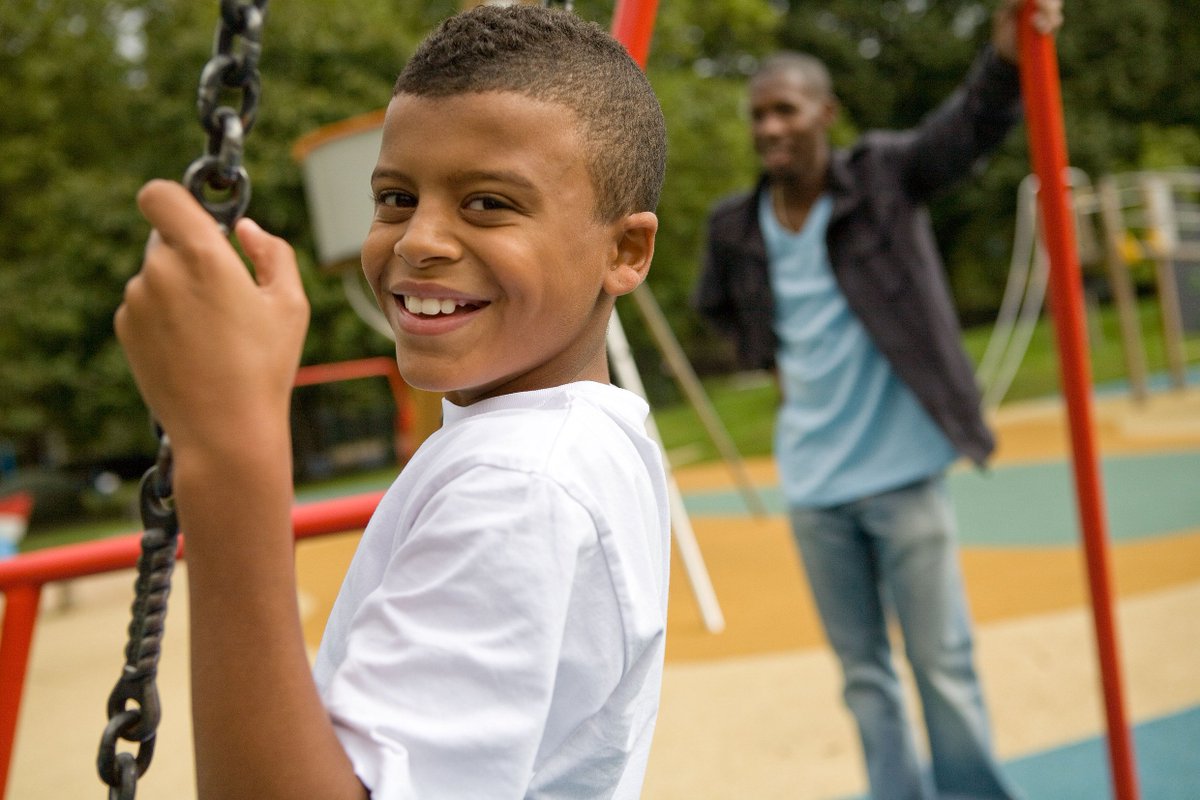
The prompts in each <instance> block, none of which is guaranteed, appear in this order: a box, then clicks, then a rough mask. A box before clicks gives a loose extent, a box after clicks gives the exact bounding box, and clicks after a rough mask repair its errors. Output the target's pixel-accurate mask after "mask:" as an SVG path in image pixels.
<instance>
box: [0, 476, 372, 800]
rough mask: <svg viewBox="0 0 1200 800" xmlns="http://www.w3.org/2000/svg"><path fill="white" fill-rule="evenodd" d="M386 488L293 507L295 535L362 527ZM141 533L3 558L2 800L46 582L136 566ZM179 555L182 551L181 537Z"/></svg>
mask: <svg viewBox="0 0 1200 800" xmlns="http://www.w3.org/2000/svg"><path fill="white" fill-rule="evenodd" d="M383 494H384V493H383V492H382V491H376V492H368V493H365V494H359V495H353V496H350V497H339V498H335V499H331V500H322V501H320V502H316V503H307V504H305V505H301V506H295V507H293V508H292V529H293V531H294V533H295V536H296V538H297V539H306V538H308V537H311V536H321V535H325V534H331V533H343V532H346V531H353V530H359V529H361V528H363V527H365V526H366V524H367V521H368V520H369V519H370V518H371V514H373V513H374V512H375V507H376V506H377V505H379V501H380V499H382V498H383ZM141 552H142V535H141V533H131V534H127V535H124V536H116V537H113V538H110V539H99V540H96V541H92V542H81V543H79V544H71V545H64V546H62V547H48V548H46V549H45V550H35V551H33V552H31V553H25V554H23V555H20V556H17V557H16V558H11V559H7V560H4V561H0V592H2V593H4V595H5V596H6V603H5V607H4V624H3V627H2V628H0V799H2V798H3V797H4V796H5V787H6V785H7V781H8V771H9V767H10V765H11V763H12V751H13V744H14V742H15V741H16V732H17V717H18V713H19V711H20V708H21V695H22V694H23V692H24V689H25V673H26V670H27V669H28V667H29V648H30V645H31V644H32V642H33V631H34V626H35V625H36V623H37V609H38V601H39V599H40V597H41V590H42V586H43V585H44V584H46V583H49V582H51V581H60V580H66V579H69V578H80V577H83V576H86V575H98V574H101V573H104V572H115V571H117V570H121V569H132V568H134V567H136V566H137V560H138V557H139V556H140V555H141ZM179 555H180V557H182V556H183V541H182V537H180V546H179Z"/></svg>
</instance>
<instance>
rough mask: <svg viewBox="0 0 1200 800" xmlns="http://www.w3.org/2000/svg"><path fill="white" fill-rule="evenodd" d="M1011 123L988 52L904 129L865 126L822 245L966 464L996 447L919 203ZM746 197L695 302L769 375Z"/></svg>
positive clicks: (965, 168) (998, 67) (833, 165)
mask: <svg viewBox="0 0 1200 800" xmlns="http://www.w3.org/2000/svg"><path fill="white" fill-rule="evenodd" d="M1019 119H1020V81H1019V76H1018V73H1017V69H1016V67H1014V66H1013V65H1011V64H1009V63H1008V62H1006V61H1004V60H1003V59H1001V58H1000V57H999V56H997V55H996V54H995V53H993V52H992V51H991V49H990V47H989V48H987V49H985V51H984V52H983V53H982V54H981V55H980V57H979V58H978V59H977V60H976V62H975V64H974V65H973V67H972V69H971V72H970V74H969V75H968V77H967V80H966V81H965V83H964V84H963V86H962V87H960V88H959V89H958V90H957V91H956V92H955V93H954V94H953V95H951V97H950V98H948V99H947V100H946V101H945V102H944V103H942V105H941V106H939V107H938V108H937V109H936V110H935V111H934V112H933V113H932V114H930V115H929V116H928V117H926V118H925V120H924V121H922V123H921V124H920V125H919V126H918V127H917V128H914V129H912V130H908V131H876V132H871V133H868V134H866V135H864V136H863V137H862V139H861V140H860V141H859V142H858V143H857V144H856V145H855V146H854V147H853V148H851V149H850V150H837V151H834V153H833V154H832V157H831V161H830V165H829V173H828V176H827V181H826V188H827V190H828V191H829V193H830V195H831V197H832V200H833V212H832V216H831V217H830V221H829V230H828V233H827V236H826V243H827V245H828V249H829V259H830V263H831V264H832V266H833V271H834V274H835V276H836V278H837V281H838V285H839V286H840V287H841V290H842V293H843V294H844V295H845V297H846V301H847V303H848V304H849V306H850V309H851V310H852V311H853V312H854V313H855V314H856V315H857V316H858V318H859V319H860V320H861V321H862V324H863V326H864V327H865V328H866V330H867V332H868V333H869V334H870V336H871V338H872V340H873V341H874V342H875V345H876V346H877V347H878V348H879V350H880V352H881V353H883V355H884V356H885V357H886V358H887V359H888V361H889V362H890V363H891V365H892V369H893V370H895V372H896V374H897V376H899V378H900V379H901V380H903V381H904V382H905V383H906V384H907V385H908V386H909V388H911V389H912V391H913V393H914V394H915V395H916V396H917V399H918V400H919V401H920V402H921V404H922V405H923V406H924V407H925V409H926V411H928V412H929V414H930V416H931V417H932V418H933V419H934V421H935V422H936V423H937V424H938V425H939V426H940V427H941V429H942V431H943V432H944V433H945V434H946V437H947V438H948V439H949V440H950V441H951V443H952V444H953V445H954V446H955V448H956V449H957V450H958V451H959V452H960V453H962V454H963V455H965V456H967V457H968V458H970V459H971V460H973V461H974V462H975V463H977V464H982V463H984V462H985V461H986V459H987V457H988V455H990V453H991V452H992V449H993V448H994V446H995V442H994V440H993V438H992V434H991V432H990V431H989V430H988V428H987V425H986V424H985V423H984V421H983V416H982V413H981V410H980V402H981V401H980V395H979V390H978V387H977V385H976V383H975V376H974V370H973V367H972V365H971V361H970V359H969V358H968V357H967V355H966V353H965V352H964V351H963V349H962V344H961V331H960V329H959V326H958V318H957V315H956V313H955V310H954V304H953V302H952V300H951V297H950V292H949V288H948V286H947V284H946V279H945V275H944V271H943V267H942V262H941V257H940V256H939V255H938V249H937V243H936V242H935V240H934V236H933V228H932V226H931V225H930V221H929V214H928V211H927V210H926V208H925V203H926V202H927V201H928V200H929V199H930V198H931V197H932V196H933V195H934V194H936V193H937V192H938V191H940V190H942V189H944V188H946V187H947V186H949V185H951V184H953V183H955V182H956V181H958V180H960V179H962V178H964V177H965V176H967V175H968V174H970V172H971V171H972V168H973V167H974V166H975V165H976V164H977V162H978V161H979V160H980V159H981V158H982V157H983V156H985V155H987V154H988V153H990V152H992V151H993V150H994V149H995V148H996V147H998V146H999V145H1000V144H1001V142H1003V140H1004V138H1005V136H1006V135H1007V134H1008V132H1009V131H1010V130H1011V129H1012V127H1013V126H1014V125H1015V124H1016V122H1017V121H1018V120H1019ZM764 182H765V178H763V179H760V181H759V183H758V185H757V186H756V187H755V189H754V191H752V192H750V193H749V194H741V195H738V196H735V197H732V198H727V199H725V200H723V201H722V202H720V203H718V204H717V206H716V207H715V208H714V210H713V212H712V214H711V216H710V217H709V227H708V249H707V252H706V254H705V262H704V266H703V271H702V273H701V276H700V281H699V284H698V285H697V288H696V292H695V295H694V304H695V306H696V309H697V310H698V311H699V312H700V313H701V314H702V315H703V316H704V317H705V318H706V319H707V320H708V321H709V322H711V323H712V324H713V325H714V326H715V327H716V328H717V329H719V330H721V331H722V332H724V333H726V334H728V335H730V336H731V337H732V338H733V340H734V343H735V345H736V351H737V356H738V362H739V364H740V366H742V367H743V368H745V369H770V368H772V367H774V364H775V351H776V347H777V340H776V337H775V332H774V329H773V325H772V323H773V320H774V301H773V298H772V296H771V285H770V278H769V275H768V272H767V253H766V246H765V244H764V242H763V235H762V231H761V230H760V229H759V225H758V196H759V191H760V190H761V189H762V187H763V184H764Z"/></svg>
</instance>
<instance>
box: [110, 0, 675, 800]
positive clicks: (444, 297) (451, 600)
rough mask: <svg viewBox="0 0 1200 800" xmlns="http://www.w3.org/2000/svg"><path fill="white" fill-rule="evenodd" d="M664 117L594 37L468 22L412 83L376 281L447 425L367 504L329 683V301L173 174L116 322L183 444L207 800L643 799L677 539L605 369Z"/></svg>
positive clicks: (372, 253) (628, 398) (442, 33)
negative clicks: (306, 437)
mask: <svg viewBox="0 0 1200 800" xmlns="http://www.w3.org/2000/svg"><path fill="white" fill-rule="evenodd" d="M664 163H665V133H664V126H663V121H662V115H661V111H660V109H659V107H658V103H657V101H656V100H655V98H654V95H653V92H652V90H651V89H650V87H649V84H648V83H647V82H646V80H645V77H644V76H643V75H642V73H641V71H640V70H639V69H638V68H637V66H636V64H634V63H633V61H632V60H631V59H630V58H629V57H628V56H627V55H626V53H625V52H624V50H623V49H622V48H621V46H620V45H619V44H618V43H616V42H615V41H614V40H612V38H611V37H609V36H608V35H607V34H606V33H605V32H604V31H603V30H601V29H600V28H599V27H597V26H595V25H591V24H588V23H584V22H581V21H580V20H578V19H577V18H575V17H574V16H572V15H571V14H569V13H567V12H561V11H553V10H547V9H541V8H535V7H528V6H517V7H511V8H496V7H488V6H483V7H480V8H477V9H475V10H473V11H471V12H467V13H465V14H463V15H460V16H458V17H455V18H452V19H450V20H447V21H446V22H445V23H444V24H443V25H442V26H441V27H440V28H439V29H438V30H437V31H436V32H435V33H434V34H432V35H431V36H430V38H429V39H428V40H427V41H426V42H425V43H424V44H422V46H421V48H420V49H419V50H418V52H417V53H416V54H415V55H414V56H413V58H412V60H411V61H410V62H409V64H408V65H407V66H406V67H405V70H404V72H403V73H402V74H401V76H400V78H399V80H398V82H397V85H396V90H395V94H394V96H393V99H392V101H391V103H390V105H389V107H388V111H387V116H386V119H385V123H384V132H383V142H382V147H381V151H380V155H379V161H378V164H377V167H376V169H375V171H374V173H373V175H372V178H371V192H372V195H373V196H374V198H375V215H374V219H373V221H372V224H371V228H370V232H369V234H368V237H367V240H366V242H365V243H364V245H363V249H362V257H363V269H364V273H365V275H366V277H367V280H368V281H369V283H370V285H371V286H372V288H373V290H374V292H375V295H376V297H377V299H378V301H379V304H380V306H381V308H382V309H383V311H384V313H385V314H386V315H387V317H388V319H389V321H390V324H391V326H392V329H393V331H394V332H395V336H396V355H397V361H398V363H399V366H400V370H401V372H402V374H403V375H404V377H405V379H406V380H407V381H408V382H409V383H410V384H412V385H414V386H417V387H420V388H423V389H427V390H431V391H437V392H442V393H444V394H445V397H446V401H445V402H444V404H443V416H444V424H443V427H442V429H441V430H439V431H438V432H436V433H435V434H434V435H433V436H432V437H430V439H429V440H428V441H427V442H426V443H424V444H423V445H422V446H421V448H419V450H418V451H417V453H416V454H415V455H414V457H413V459H412V460H411V461H410V462H409V464H408V465H406V467H405V469H404V471H403V472H402V473H401V475H400V476H399V478H398V479H397V480H396V482H395V484H393V486H392V488H391V489H390V490H389V491H388V493H387V495H386V496H385V498H384V499H383V501H382V502H381V503H380V506H379V508H378V509H377V510H376V513H375V515H374V516H373V518H372V520H371V522H370V524H369V525H368V527H367V530H366V531H365V532H364V534H363V537H362V540H361V542H360V545H359V549H358V551H357V552H356V554H355V557H354V560H353V563H352V564H351V566H350V569H349V572H348V574H347V576H346V579H345V582H344V584H343V587H342V590H341V592H340V594H339V596H338V600H337V602H336V604H335V606H334V609H333V611H332V613H331V615H330V618H329V622H328V625H327V628H326V632H325V637H324V639H323V641H322V644H321V648H320V651H319V653H318V656H317V659H316V663H315V665H314V666H313V667H312V669H311V671H310V669H309V665H308V662H307V659H306V655H305V650H304V643H303V638H302V635H301V629H300V622H299V614H298V611H297V608H296V589H295V578H294V572H293V569H292V554H291V547H292V539H291V531H290V526H289V519H290V518H289V507H290V503H291V476H290V456H289V451H290V441H289V431H288V414H287V407H288V400H289V396H290V389H291V380H292V376H293V375H294V372H295V368H296V365H297V363H298V361H299V353H300V349H301V344H302V342H303V338H304V333H305V328H306V326H307V316H308V307H307V301H306V300H305V298H304V295H303V290H302V288H301V286H300V281H299V277H298V274H297V271H296V264H295V258H294V254H293V253H292V251H291V248H290V247H289V246H288V245H287V244H286V243H285V242H283V241H282V240H280V239H277V238H275V237H273V236H270V235H269V234H266V233H265V232H263V231H262V230H261V229H260V228H259V227H258V226H257V225H255V224H254V223H253V222H251V221H249V220H243V221H241V222H240V223H239V224H238V226H237V228H236V233H237V236H238V239H239V241H240V242H241V244H242V246H243V249H244V250H245V252H246V254H247V256H248V257H249V259H250V260H251V262H253V264H254V267H255V277H253V278H251V277H250V276H249V275H248V274H247V273H246V271H245V269H244V268H243V266H242V264H241V261H240V259H239V258H238V257H237V255H236V254H235V253H234V251H233V249H232V248H231V247H230V246H229V244H228V242H226V241H225V239H224V237H222V236H221V233H220V231H219V229H218V228H217V226H216V224H215V223H214V222H213V221H212V220H211V219H210V218H208V217H207V215H206V214H205V212H204V211H203V210H202V209H201V208H200V207H199V206H198V205H197V204H196V203H195V202H194V201H193V200H192V199H191V197H190V195H189V194H188V193H187V192H186V190H184V189H183V188H182V187H180V186H178V185H177V184H171V183H166V182H162V181H158V182H152V183H150V184H148V185H147V186H146V187H145V188H144V189H143V190H142V192H141V193H140V194H139V197H138V202H139V206H140V208H141V209H142V211H143V213H144V214H145V216H146V217H147V219H148V220H149V221H150V223H151V224H152V225H153V227H154V231H153V232H152V234H151V237H150V241H149V243H148V245H147V250H146V257H145V262H144V264H143V268H142V271H141V272H140V273H139V274H138V275H137V276H135V277H134V278H133V279H132V280H131V281H130V282H129V285H128V287H127V289H126V296H125V302H124V304H123V305H122V307H121V308H120V309H118V311H117V315H116V322H115V324H116V329H117V333H118V337H119V338H120V340H121V343H122V345H123V347H124V348H125V350H126V353H127V355H128V358H129V361H130V364H131V366H132V369H133V372H134V376H135V378H136V379H137V381H138V385H139V387H140V388H141V390H142V393H143V395H144V396H145V397H146V399H147V402H148V403H149V405H150V406H151V408H152V410H153V411H154V413H155V415H156V417H157V418H158V420H159V421H160V422H161V424H162V425H163V427H164V429H165V430H166V431H167V433H168V434H169V435H170V437H171V441H172V444H173V448H174V451H175V497H176V502H177V505H178V513H179V518H180V522H181V527H182V529H183V530H184V531H185V532H186V537H187V548H188V564H189V594H190V613H191V631H190V635H191V641H192V659H193V660H192V685H193V716H194V724H193V727H194V733H195V749H196V764H197V784H198V789H199V795H200V797H201V798H222V799H223V800H225V799H226V798H250V797H253V798H299V797H303V798H363V797H368V796H369V797H372V798H375V800H393V799H395V800H399V798H455V800H459V799H460V798H489V799H490V798H510V797H511V798H520V797H537V798H560V797H561V798H567V797H570V798H608V797H615V798H636V797H637V796H638V795H639V793H640V789H641V783H642V779H643V776H644V772H645V766H646V760H647V757H648V753H649V747H650V739H651V736H652V733H653V729H654V723H655V719H656V716H657V709H658V698H659V688H660V683H661V673H662V659H663V637H664V631H665V616H666V591H667V585H666V584H667V568H668V561H669V538H668V537H669V534H668V520H667V512H666V507H667V504H666V493H665V485H664V475H663V469H662V463H661V456H660V453H659V450H658V448H657V445H656V444H655V443H654V442H653V441H652V440H651V439H649V438H648V437H647V436H646V433H645V427H644V426H645V420H646V415H647V413H648V408H647V407H646V405H645V403H644V401H642V400H641V399H640V398H638V397H637V396H635V395H632V394H630V393H627V392H625V391H623V390H621V389H618V388H616V387H613V386H611V385H610V384H609V381H608V368H607V361H606V358H605V347H604V344H605V330H606V326H607V323H608V319H609V316H610V314H611V311H612V305H613V302H614V300H615V298H616V297H617V296H620V295H622V294H625V293H627V292H630V291H632V290H633V289H634V288H635V287H636V286H637V285H638V284H639V283H640V282H641V281H642V280H643V279H644V278H645V275H646V271H647V269H648V268H649V265H650V259H651V256H652V254H653V248H654V236H655V233H656V230H657V219H656V217H655V215H654V213H653V209H654V207H655V205H656V203H657V198H658V191H659V188H660V186H661V182H662V174H663V169H664Z"/></svg>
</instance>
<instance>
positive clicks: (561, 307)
mask: <svg viewBox="0 0 1200 800" xmlns="http://www.w3.org/2000/svg"><path fill="white" fill-rule="evenodd" d="M586 155H587V151H586V148H585V143H584V141H583V137H582V136H581V134H580V128H579V125H578V123H577V118H576V117H575V115H574V113H573V112H572V111H571V110H570V109H568V108H567V107H566V106H563V105H559V104H557V103H552V102H547V101H541V100H535V99H532V98H530V97H527V96H525V95H521V94H517V93H514V92H486V93H469V94H460V95H451V96H446V97H426V96H413V95H407V94H400V95H397V96H396V97H394V98H393V99H392V102H391V104H390V105H389V106H388V111H387V116H386V117H385V120H384V128H383V143H382V147H381V150H380V155H379V162H378V164H377V166H376V168H375V171H374V174H373V175H372V179H371V192H372V195H373V196H374V198H375V217H374V220H373V222H372V224H371V229H370V232H369V233H368V235H367V239H366V241H365V243H364V244H363V249H362V260H363V271H364V273H365V275H366V277H367V281H368V283H370V285H371V287H372V289H373V290H374V292H375V295H376V299H377V300H378V301H379V304H380V307H381V308H382V309H383V311H384V313H385V314H386V315H387V318H388V320H389V322H390V324H391V327H392V330H393V331H394V332H395V335H396V355H397V362H398V364H399V366H400V372H401V373H402V374H403V375H404V378H405V380H406V381H408V382H409V383H410V384H412V385H414V386H417V387H419V388H423V389H428V390H430V391H438V392H444V393H446V395H447V396H448V397H449V398H450V400H451V401H453V402H455V403H458V404H460V405H465V404H469V403H471V402H474V401H475V400H479V399H481V398H484V397H490V396H493V395H498V394H507V393H510V392H516V391H527V390H531V389H540V388H545V387H548V386H554V385H558V384H562V383H567V382H569V381H573V380H597V381H604V382H606V381H607V380H608V367H607V361H606V357H605V350H604V334H605V330H606V326H607V322H608V318H609V313H610V309H611V298H612V297H614V296H616V295H618V294H623V293H624V292H627V291H630V290H631V289H632V288H633V286H636V285H637V282H640V279H641V273H639V274H638V276H637V278H636V280H635V281H634V282H633V283H632V285H627V284H629V283H630V278H629V275H628V266H627V265H625V264H624V261H625V260H627V259H626V251H627V250H628V249H629V248H628V242H627V239H628V237H629V233H628V228H629V221H630V220H631V219H633V218H635V217H642V216H649V217H650V218H651V219H653V215H652V214H650V215H640V214H635V215H631V216H629V217H624V218H622V219H620V220H617V221H614V222H604V221H602V220H601V219H600V218H599V216H598V214H597V212H596V207H597V204H596V196H595V190H594V189H593V186H592V180H591V176H590V174H589V172H588V164H587V161H586ZM642 227H645V226H644V225H643V226H642ZM651 227H653V226H651ZM648 235H649V240H648V243H649V246H650V247H651V248H652V247H653V230H650V232H649V234H648ZM647 261H648V259H647ZM642 272H644V269H643V270H642Z"/></svg>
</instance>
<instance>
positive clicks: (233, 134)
mask: <svg viewBox="0 0 1200 800" xmlns="http://www.w3.org/2000/svg"><path fill="white" fill-rule="evenodd" d="M266 6H267V0H250V1H249V2H244V1H243V2H238V0H221V19H220V22H219V23H218V25H217V32H216V41H215V43H214V45H213V55H212V58H210V59H209V61H208V63H207V64H205V65H204V70H203V71H202V72H201V74H200V86H199V89H198V91H197V100H196V109H197V111H198V112H199V116H200V124H201V125H202V126H203V128H204V130H205V131H206V132H207V133H208V147H207V149H206V152H205V154H204V155H202V156H200V157H199V158H197V159H196V160H195V161H193V162H192V163H191V164H190V165H189V166H188V168H187V171H186V172H185V173H184V177H183V183H184V185H185V186H187V187H188V189H189V190H191V192H192V194H193V195H195V197H196V199H197V200H198V201H199V202H200V204H201V205H202V206H204V208H205V209H206V210H207V211H208V212H209V213H210V214H212V216H213V218H214V219H216V220H217V222H218V224H220V226H221V228H222V230H224V231H225V232H226V233H228V232H229V231H230V230H232V229H233V225H234V223H236V222H237V220H238V218H239V217H241V216H242V214H243V213H245V211H246V206H247V205H248V204H249V203H250V178H249V176H248V175H247V173H246V169H245V167H243V166H242V145H243V141H244V137H245V135H246V134H247V133H248V132H249V131H250V128H251V127H253V125H254V118H255V116H256V115H257V113H258V97H259V75H258V56H259V53H260V52H261V49H262V46H261V38H262V28H263V20H264V17H265V15H266ZM222 88H225V89H237V90H240V91H241V92H242V103H241V109H240V111H235V110H234V109H232V108H230V107H227V106H218V105H217V103H218V98H219V96H220V94H221V90H222ZM206 190H208V191H212V192H217V193H224V194H226V195H227V196H226V197H225V198H224V199H222V200H213V199H211V198H209V197H208V195H207V194H206ZM155 428H156V430H157V433H158V440H159V447H158V457H157V459H156V461H155V464H154V466H152V467H150V469H149V470H147V471H146V474H145V475H144V476H142V482H141V486H140V510H141V516H142V530H143V533H142V552H141V555H140V556H139V557H138V564H137V573H138V574H137V580H136V581H135V583H134V600H133V606H132V608H131V613H132V620H131V621H130V623H129V642H128V644H126V646H125V666H124V668H123V669H122V670H121V677H120V678H119V679H118V680H117V684H116V686H114V687H113V690H112V693H111V694H110V695H109V697H108V724H107V725H106V726H105V728H104V733H103V735H102V736H101V737H100V751H99V754H98V755H97V756H96V769H97V771H98V772H99V773H100V779H101V780H102V781H104V783H106V784H107V785H108V787H109V791H108V797H109V800H134V797H135V795H136V793H137V781H138V778H140V777H141V776H142V775H143V774H145V772H146V770H147V769H149V768H150V760H151V758H152V757H153V755H154V743H155V736H156V732H157V730H158V723H159V719H160V718H161V716H162V708H161V706H160V704H159V697H158V687H157V686H156V684H155V678H156V677H157V675H158V659H159V655H160V654H161V652H162V637H163V626H164V623H165V622H166V616H167V596H168V595H169V594H170V592H171V574H172V573H173V572H174V569H175V553H176V550H177V548H178V542H179V521H178V518H177V517H176V514H175V507H174V503H173V500H172V497H173V490H172V456H171V442H170V440H169V439H168V438H167V435H166V433H165V432H163V431H162V429H161V428H159V427H158V426H157V424H156V425H155ZM121 739H123V740H125V741H127V742H134V743H136V744H137V746H138V747H137V755H136V756H135V755H134V754H132V753H129V752H121V753H118V752H117V742H118V740H121Z"/></svg>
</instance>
